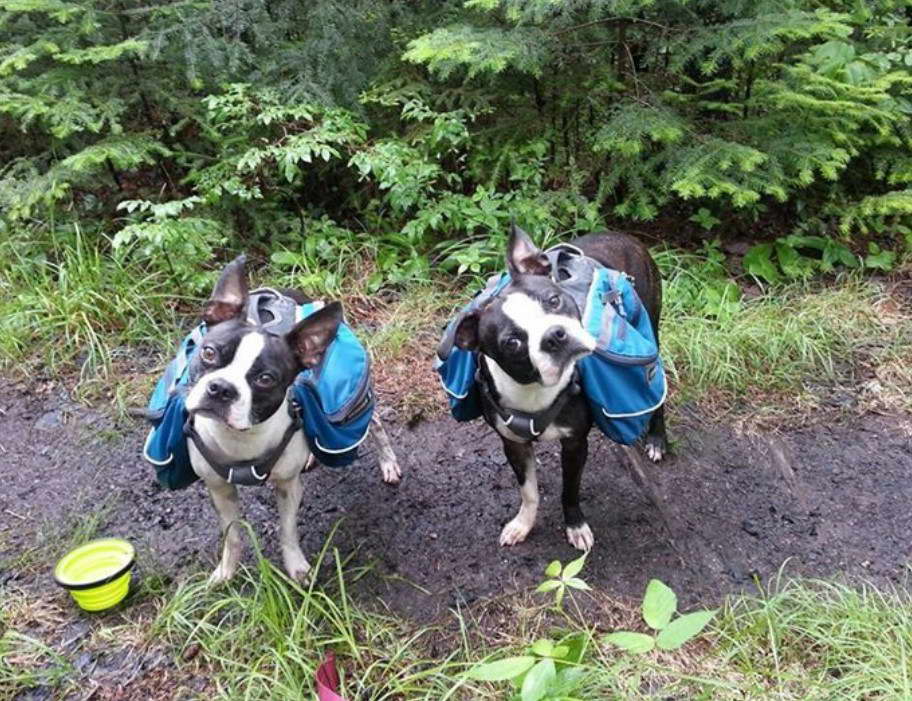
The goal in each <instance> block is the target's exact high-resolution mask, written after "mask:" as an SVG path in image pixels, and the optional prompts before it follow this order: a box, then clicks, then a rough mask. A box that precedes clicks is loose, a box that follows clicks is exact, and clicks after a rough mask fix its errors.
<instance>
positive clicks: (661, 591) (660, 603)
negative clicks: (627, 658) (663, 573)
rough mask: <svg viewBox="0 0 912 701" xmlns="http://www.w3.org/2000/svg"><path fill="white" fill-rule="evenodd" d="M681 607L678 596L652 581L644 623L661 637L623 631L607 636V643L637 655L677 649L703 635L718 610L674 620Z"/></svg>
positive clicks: (644, 603)
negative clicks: (679, 606) (656, 649)
mask: <svg viewBox="0 0 912 701" xmlns="http://www.w3.org/2000/svg"><path fill="white" fill-rule="evenodd" d="M677 608H678V597H677V596H676V595H675V593H674V592H673V591H672V590H671V589H670V588H669V587H667V586H666V585H665V584H663V583H662V582H660V581H659V580H658V579H653V580H650V582H649V584H648V585H647V586H646V594H645V595H644V596H643V606H642V611H643V620H644V621H646V625H648V626H649V627H650V628H652V629H653V630H655V631H656V632H657V633H658V634H657V635H655V636H653V635H647V634H646V633H635V632H633V631H627V630H622V631H618V632H616V633H611V634H610V635H606V636H605V638H604V641H605V642H606V643H608V644H609V645H614V646H615V647H619V648H621V649H622V650H626V651H627V652H632V653H636V654H643V653H646V652H650V651H651V650H653V649H655V648H659V649H660V650H677V649H678V648H680V647H681V646H682V645H684V643H686V642H687V641H688V640H691V639H693V638H694V637H696V636H697V635H699V634H700V631H702V630H703V629H704V628H705V627H706V624H707V623H709V622H710V620H712V617H713V616H715V615H716V611H717V609H713V610H702V611H694V612H693V613H688V614H685V615H683V616H678V617H677V618H676V619H674V620H673V621H672V620H671V617H672V616H673V615H674V614H675V612H676V611H677Z"/></svg>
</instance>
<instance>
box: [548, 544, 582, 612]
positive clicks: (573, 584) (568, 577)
mask: <svg viewBox="0 0 912 701" xmlns="http://www.w3.org/2000/svg"><path fill="white" fill-rule="evenodd" d="M585 564H586V553H583V554H582V555H580V556H579V557H578V558H576V559H575V560H571V561H570V562H568V563H567V564H566V565H561V563H560V560H554V561H553V562H552V563H551V564H549V565H548V566H547V567H546V568H545V576H546V577H547V578H548V579H546V580H545V581H544V582H542V583H541V584H539V585H538V588H537V589H536V590H535V591H537V592H541V593H547V592H554V608H556V609H558V610H560V609H561V607H562V605H563V602H564V596H565V595H566V593H567V591H568V590H570V589H576V590H578V591H589V585H588V584H586V582H584V581H583V580H582V579H580V578H579V577H577V575H578V574H579V573H580V572H581V571H582V569H583V565H585Z"/></svg>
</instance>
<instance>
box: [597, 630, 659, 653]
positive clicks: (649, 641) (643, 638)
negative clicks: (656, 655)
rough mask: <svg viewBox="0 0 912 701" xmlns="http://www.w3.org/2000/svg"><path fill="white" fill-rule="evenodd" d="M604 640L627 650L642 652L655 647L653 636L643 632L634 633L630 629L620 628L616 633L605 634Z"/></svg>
mask: <svg viewBox="0 0 912 701" xmlns="http://www.w3.org/2000/svg"><path fill="white" fill-rule="evenodd" d="M605 642H606V643H608V644H609V645H614V646H615V647H619V648H621V649H622V650H626V651H627V652H633V653H635V654H638V655H640V654H643V653H644V652H649V651H650V650H652V648H654V647H655V638H653V637H652V636H651V635H646V634H645V633H634V632H632V631H627V630H622V631H618V632H617V633H610V634H609V635H606V636H605Z"/></svg>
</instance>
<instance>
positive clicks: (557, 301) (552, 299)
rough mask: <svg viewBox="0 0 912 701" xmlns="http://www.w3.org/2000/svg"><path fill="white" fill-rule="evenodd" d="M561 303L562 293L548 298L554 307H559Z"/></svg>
mask: <svg viewBox="0 0 912 701" xmlns="http://www.w3.org/2000/svg"><path fill="white" fill-rule="evenodd" d="M560 305H561V298H560V295H552V296H551V297H550V298H549V299H548V306H549V307H551V308H552V309H557V308H558V307H559V306H560Z"/></svg>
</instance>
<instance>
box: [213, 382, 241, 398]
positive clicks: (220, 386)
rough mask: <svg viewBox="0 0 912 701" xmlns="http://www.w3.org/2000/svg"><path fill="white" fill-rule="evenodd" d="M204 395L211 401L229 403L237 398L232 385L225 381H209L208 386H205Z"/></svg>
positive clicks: (235, 390)
mask: <svg viewBox="0 0 912 701" xmlns="http://www.w3.org/2000/svg"><path fill="white" fill-rule="evenodd" d="M206 394H208V395H209V396H210V397H211V398H212V399H220V400H222V401H226V402H230V401H231V400H233V399H236V398H237V396H238V392H237V389H235V387H234V385H233V384H231V383H230V382H227V381H225V380H210V381H209V384H208V385H206Z"/></svg>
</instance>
